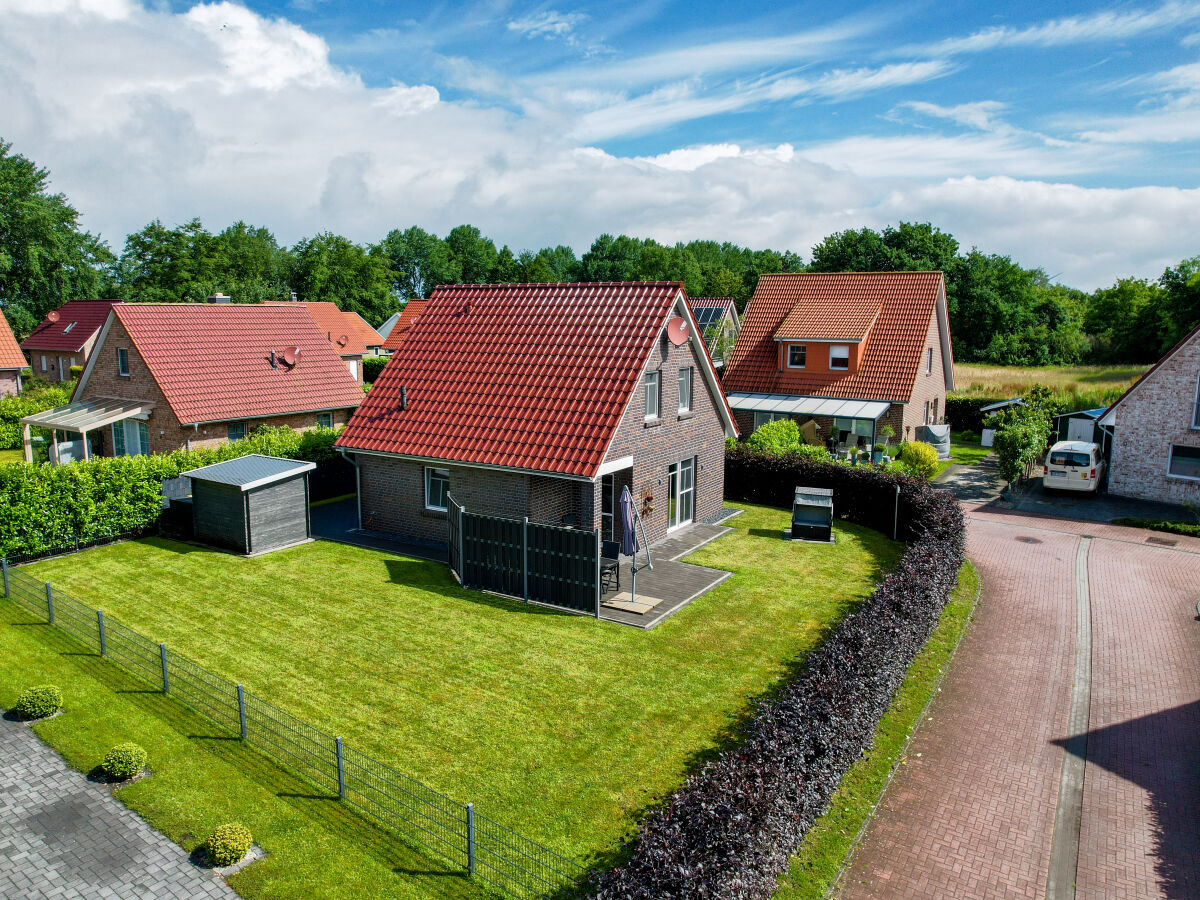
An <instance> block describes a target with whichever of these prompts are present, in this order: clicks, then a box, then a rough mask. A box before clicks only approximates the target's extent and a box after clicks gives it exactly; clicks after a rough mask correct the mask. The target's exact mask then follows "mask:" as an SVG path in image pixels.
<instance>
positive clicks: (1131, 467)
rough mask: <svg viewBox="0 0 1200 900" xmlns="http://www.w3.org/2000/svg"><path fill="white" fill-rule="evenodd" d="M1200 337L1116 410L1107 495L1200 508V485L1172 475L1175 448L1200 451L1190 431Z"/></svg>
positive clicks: (1197, 434)
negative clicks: (1170, 467)
mask: <svg viewBox="0 0 1200 900" xmlns="http://www.w3.org/2000/svg"><path fill="white" fill-rule="evenodd" d="M1198 377H1200V335H1198V336H1196V337H1193V338H1192V340H1191V341H1190V342H1189V343H1188V344H1187V345H1185V346H1184V347H1181V348H1180V349H1179V350H1178V351H1177V352H1176V353H1175V354H1174V355H1173V356H1172V357H1171V358H1170V359H1168V360H1167V361H1166V362H1165V363H1163V364H1162V365H1161V366H1159V367H1158V368H1157V369H1155V371H1154V372H1153V373H1152V374H1151V375H1149V376H1148V377H1147V378H1146V379H1145V380H1144V381H1143V382H1142V383H1141V384H1140V385H1139V386H1138V388H1137V390H1136V391H1135V392H1134V393H1133V394H1131V395H1130V396H1129V398H1128V399H1127V400H1125V402H1123V403H1122V404H1121V406H1120V407H1119V408H1118V409H1117V412H1116V416H1117V421H1116V425H1115V427H1114V429H1113V443H1112V458H1111V462H1110V465H1109V476H1108V489H1109V491H1111V492H1112V493H1114V494H1119V495H1121V496H1125V497H1137V498H1141V499H1144V500H1158V501H1161V502H1164V503H1185V502H1187V503H1200V481H1193V480H1190V479H1185V478H1177V477H1172V476H1169V475H1168V474H1167V461H1168V455H1169V453H1170V448H1171V445H1172V444H1181V445H1184V446H1188V447H1200V431H1197V430H1194V429H1192V428H1191V423H1192V415H1193V403H1194V402H1195V399H1196V381H1197V378H1198Z"/></svg>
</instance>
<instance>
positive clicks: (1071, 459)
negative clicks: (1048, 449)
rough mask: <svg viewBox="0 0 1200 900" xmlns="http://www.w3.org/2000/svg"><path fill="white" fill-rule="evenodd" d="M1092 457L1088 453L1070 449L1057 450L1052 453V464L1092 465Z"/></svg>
mask: <svg viewBox="0 0 1200 900" xmlns="http://www.w3.org/2000/svg"><path fill="white" fill-rule="evenodd" d="M1091 464H1092V458H1091V457H1090V456H1089V455H1088V454H1086V453H1073V452H1071V451H1069V450H1056V451H1055V452H1053V453H1051V454H1050V465H1052V466H1090V465H1091Z"/></svg>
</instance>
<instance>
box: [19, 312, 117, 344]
mask: <svg viewBox="0 0 1200 900" xmlns="http://www.w3.org/2000/svg"><path fill="white" fill-rule="evenodd" d="M120 302H121V301H120V300H69V301H68V302H66V303H64V304H63V305H62V306H60V307H59V308H58V309H57V310H56V312H57V313H58V321H56V322H51V321H50V319H49V318H45V319H42V321H41V322H40V323H39V324H38V327H37V328H35V329H33V333H32V334H31V335H29V337H27V338H25V340H23V341H22V342H21V349H23V350H61V351H64V352H67V353H78V352H79V351H80V350H82V349H83V345H84V344H86V343H87V342H88V339H89V338H90V337H91V336H92V335H93V334H95V333H96V332H97V331H99V330H100V327H101V326H102V325H103V324H104V321H105V320H106V319H107V318H108V311H109V310H110V309H112V308H113V306H114V305H115V304H119V303H120Z"/></svg>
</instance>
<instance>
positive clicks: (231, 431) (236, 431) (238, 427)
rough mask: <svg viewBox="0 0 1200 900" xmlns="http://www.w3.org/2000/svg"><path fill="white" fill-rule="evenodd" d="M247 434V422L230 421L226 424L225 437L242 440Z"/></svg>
mask: <svg viewBox="0 0 1200 900" xmlns="http://www.w3.org/2000/svg"><path fill="white" fill-rule="evenodd" d="M245 436H246V423H245V422H230V423H229V424H228V425H226V426H225V437H227V438H229V440H231V441H240V440H241V439H242V438H244V437H245Z"/></svg>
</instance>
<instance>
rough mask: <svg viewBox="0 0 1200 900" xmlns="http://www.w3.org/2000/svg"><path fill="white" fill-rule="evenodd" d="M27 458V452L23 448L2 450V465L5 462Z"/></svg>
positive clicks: (0, 457) (0, 453)
mask: <svg viewBox="0 0 1200 900" xmlns="http://www.w3.org/2000/svg"><path fill="white" fill-rule="evenodd" d="M24 458H25V454H24V452H23V451H21V450H0V466H2V465H4V464H5V463H14V462H20V461H21V460H23V459H24Z"/></svg>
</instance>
